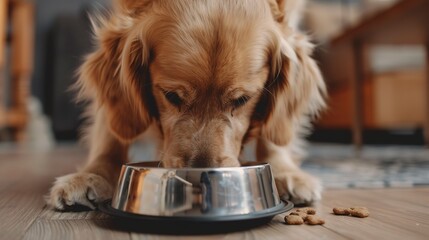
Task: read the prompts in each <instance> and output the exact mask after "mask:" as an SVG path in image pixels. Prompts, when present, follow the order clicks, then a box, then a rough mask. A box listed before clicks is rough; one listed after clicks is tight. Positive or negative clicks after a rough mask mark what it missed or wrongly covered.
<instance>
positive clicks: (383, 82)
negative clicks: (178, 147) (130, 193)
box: [0, 0, 429, 184]
mask: <svg viewBox="0 0 429 240" xmlns="http://www.w3.org/2000/svg"><path fill="white" fill-rule="evenodd" d="M109 5H110V1H109V0H73V1H70V0H33V1H31V0H0V100H1V101H0V154H1V152H2V151H7V149H10V148H25V149H32V150H37V151H50V150H52V149H56V148H60V147H62V146H64V145H65V144H66V145H67V144H68V145H70V144H71V145H73V144H75V143H76V141H77V139H78V136H79V126H81V125H82V122H83V121H82V118H81V117H80V115H81V113H82V110H83V108H84V105H83V104H76V103H75V102H74V101H73V98H74V94H73V92H71V91H69V90H68V89H69V87H70V86H71V84H73V82H75V80H76V77H75V71H76V69H77V67H78V66H79V64H80V63H81V62H82V58H83V56H84V55H85V54H86V53H88V52H89V51H90V50H91V48H92V43H91V29H90V24H89V20H88V14H93V13H96V12H100V11H101V12H103V11H105V10H106V9H108V8H109ZM428 6H429V5H428V1H426V0H310V1H309V2H308V5H307V6H306V8H305V14H304V16H303V21H302V26H301V27H302V30H303V31H305V32H308V33H309V34H310V35H312V36H313V39H314V42H315V43H316V45H317V50H316V52H315V58H316V59H317V61H318V63H319V65H320V67H321V69H322V72H323V74H324V77H325V81H326V82H327V85H328V89H329V96H330V97H329V100H328V104H329V109H328V110H327V111H326V112H325V113H323V114H322V115H321V117H320V119H319V120H318V121H317V122H315V129H314V132H313V133H312V134H311V135H310V136H309V137H308V140H309V141H310V142H311V143H312V145H311V147H310V148H309V149H310V154H309V156H310V157H309V158H308V159H309V161H307V163H306V164H307V165H306V166H307V168H308V169H309V171H318V170H317V169H320V168H323V167H320V165H317V164H316V161H313V162H312V160H315V159H321V158H325V159H328V160H338V161H340V160H344V159H355V158H356V159H357V158H359V159H362V158H364V159H387V160H386V161H387V162H389V161H393V160H392V158H394V159H396V160H398V161H397V162H400V163H403V162H404V161H405V160H408V162H410V161H411V162H412V161H414V160H415V161H417V163H418V164H420V165H414V163H415V162H412V163H413V165H412V167H415V169H418V168H419V167H418V166H423V165H422V164H426V165H424V166H428V161H429V160H428V159H427V158H428V157H427V156H428V154H427V153H428V152H427V150H426V149H425V148H424V146H425V145H428V144H429V142H428V140H429V132H428V129H429V96H428V95H429V94H428V93H429V77H428V76H427V74H428V59H429V58H428V56H427V54H428V52H429V51H428V48H429V47H428V42H429V41H428V40H429V39H428V36H429V34H428V29H429V25H428V22H429V20H428V17H427V15H428V13H429V8H428ZM148 142H149V143H150V142H151V141H150V139H149V140H148ZM362 146H365V147H362ZM356 150H357V151H356ZM136 151H139V150H136ZM249 151H250V150H249ZM143 152H144V151H143ZM142 154H144V153H142ZM147 156H152V155H146V157H147ZM410 156H411V157H410ZM249 158H251V157H249ZM404 159H405V160H404ZM410 159H411V160H410ZM328 160H326V161H328ZM326 161H325V162H326ZM368 162H370V161H369V160H368ZM395 163H396V162H395ZM417 163H416V164H417ZM312 164H313V165H312ZM314 164H316V165H314ZM327 164H328V165H329V164H331V165H329V167H332V166H333V165H335V166H338V163H337V162H334V163H327ZM374 164H379V163H374ZM383 164H384V162H383ZM410 164H411V163H410ZM395 166H397V165H395ZM416 166H417V167H416ZM353 167H356V166H355V165H352V167H351V168H350V169H353ZM326 168H328V167H326ZM368 169H369V167H368ZM427 169H429V166H428V168H427ZM350 171H352V170H350ZM414 171H417V170H414ZM325 172H326V171H325ZM328 172H329V171H328ZM321 174H322V175H323V173H319V175H321ZM410 174H411V175H412V174H413V172H411V173H410ZM335 181H336V180H335ZM381 181H385V179H381ZM424 181H427V182H428V183H429V180H424ZM424 181H423V180H421V181H420V182H424ZM413 184H415V182H414V183H413Z"/></svg>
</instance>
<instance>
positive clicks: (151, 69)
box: [48, 0, 325, 209]
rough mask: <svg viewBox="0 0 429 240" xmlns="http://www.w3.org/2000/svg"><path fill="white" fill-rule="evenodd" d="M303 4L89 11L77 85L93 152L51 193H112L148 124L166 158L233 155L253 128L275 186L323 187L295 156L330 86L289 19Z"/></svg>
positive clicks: (222, 159)
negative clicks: (90, 38)
mask: <svg viewBox="0 0 429 240" xmlns="http://www.w3.org/2000/svg"><path fill="white" fill-rule="evenodd" d="M298 5H299V6H302V4H301V1H300V0H265V1H261V0H240V1H237V0H235V1H234V0H224V1H218V0H201V1H191V0H181V1H175V0H151V1H150V0H147V1H133V0H119V1H117V2H116V6H115V8H114V11H113V12H112V14H110V15H109V16H108V17H104V18H99V19H97V20H96V21H94V22H95V23H94V26H95V39H96V40H97V43H98V45H97V47H96V49H95V50H94V52H92V53H91V54H90V55H89V56H88V57H87V58H86V59H85V62H84V63H83V65H82V67H81V69H80V78H79V82H78V85H79V89H80V94H79V97H80V98H82V99H85V100H89V101H91V103H92V106H91V107H90V108H89V111H88V112H89V114H90V115H91V116H92V118H93V123H92V124H91V125H90V127H89V128H88V131H87V138H88V142H89V145H90V155H89V161H88V164H87V165H86V166H85V167H84V168H83V169H82V170H80V171H79V172H78V173H75V174H72V175H68V176H65V177H61V178H59V179H57V182H56V184H55V185H54V187H53V188H52V190H51V195H50V197H49V199H48V203H49V204H50V205H52V206H54V207H56V208H58V209H64V208H66V207H67V206H68V205H72V204H83V205H86V206H89V207H93V205H92V202H99V201H102V200H104V199H105V198H108V197H109V196H111V192H112V186H113V185H114V183H115V181H116V180H117V177H118V174H119V169H120V166H121V164H122V163H124V162H126V161H127V151H128V146H129V144H130V143H132V142H133V141H134V140H135V139H136V138H138V137H139V136H140V135H141V134H142V133H143V132H144V131H145V130H146V129H147V128H148V127H149V126H151V125H152V126H154V127H155V128H156V129H157V130H158V133H159V138H160V140H161V141H160V146H159V153H160V154H159V159H158V160H160V161H161V162H162V164H163V166H165V167H221V166H239V165H240V163H239V160H238V156H239V154H240V151H241V149H242V145H243V144H244V143H245V142H246V141H247V140H249V139H251V138H256V139H258V147H257V157H258V160H259V161H267V162H269V163H270V164H271V165H272V166H273V172H274V174H275V177H276V182H277V186H278V189H279V192H280V194H289V196H290V197H291V198H292V199H293V200H294V201H295V202H300V201H301V202H311V201H314V200H317V199H319V198H320V191H321V187H320V183H319V182H318V180H317V179H315V178H314V177H312V176H310V175H308V174H306V173H304V172H303V171H302V170H300V169H299V164H298V163H297V161H296V160H297V159H299V157H300V154H301V151H300V150H299V148H298V147H299V146H298V145H299V144H300V138H301V134H302V133H303V131H304V130H305V129H306V128H307V127H308V124H309V118H310V117H312V116H313V115H315V114H317V112H318V111H319V110H320V109H321V108H322V107H323V106H324V100H323V95H324V92H325V85H324V83H323V80H322V77H321V74H320V72H319V69H318V67H317V65H316V63H315V62H314V60H313V59H312V58H311V53H312V50H313V45H312V44H311V43H310V42H309V41H308V39H307V37H306V36H305V35H303V34H301V33H300V32H299V31H298V30H297V29H296V26H295V25H296V23H295V22H296V21H297V20H296V19H295V18H297V16H299V9H298V8H296V7H294V6H298ZM299 8H300V7H299ZM85 179H86V180H85ZM87 179H96V180H97V181H94V180H92V181H87ZM89 182H91V183H89ZM94 182H96V183H97V184H94ZM100 189H103V190H100ZM88 191H90V192H91V194H90V195H91V197H88V196H86V195H85V194H83V192H88Z"/></svg>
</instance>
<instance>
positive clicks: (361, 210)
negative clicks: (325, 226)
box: [332, 207, 369, 218]
mask: <svg viewBox="0 0 429 240" xmlns="http://www.w3.org/2000/svg"><path fill="white" fill-rule="evenodd" d="M332 211H333V212H334V214H335V215H352V216H353V217H360V218H365V217H368V216H369V211H368V208H366V207H351V208H343V207H335V208H334V209H332Z"/></svg>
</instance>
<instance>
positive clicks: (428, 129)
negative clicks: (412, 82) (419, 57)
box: [423, 43, 429, 148]
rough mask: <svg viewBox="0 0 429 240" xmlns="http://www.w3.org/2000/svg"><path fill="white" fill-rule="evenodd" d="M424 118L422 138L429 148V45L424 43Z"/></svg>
mask: <svg viewBox="0 0 429 240" xmlns="http://www.w3.org/2000/svg"><path fill="white" fill-rule="evenodd" d="M425 68H426V76H425V77H426V93H425V96H426V98H425V99H426V104H425V108H426V111H425V112H426V116H425V123H424V128H423V129H424V137H425V144H426V146H427V147H428V148H429V43H426V64H425Z"/></svg>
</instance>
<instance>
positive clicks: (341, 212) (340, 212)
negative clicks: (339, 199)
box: [332, 207, 350, 215]
mask: <svg viewBox="0 0 429 240" xmlns="http://www.w3.org/2000/svg"><path fill="white" fill-rule="evenodd" d="M332 211H333V212H334V214H335V215H350V208H343V207H335V208H334V209H332Z"/></svg>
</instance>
